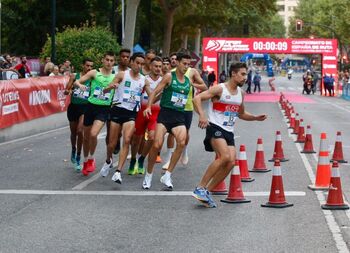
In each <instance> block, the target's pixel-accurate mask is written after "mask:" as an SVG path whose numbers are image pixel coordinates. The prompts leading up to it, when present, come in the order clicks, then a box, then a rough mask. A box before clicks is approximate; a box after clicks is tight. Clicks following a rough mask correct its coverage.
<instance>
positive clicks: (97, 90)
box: [93, 87, 111, 101]
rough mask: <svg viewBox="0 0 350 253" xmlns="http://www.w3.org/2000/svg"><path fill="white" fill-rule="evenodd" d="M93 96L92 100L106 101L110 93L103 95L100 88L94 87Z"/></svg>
mask: <svg viewBox="0 0 350 253" xmlns="http://www.w3.org/2000/svg"><path fill="white" fill-rule="evenodd" d="M93 96H94V98H97V99H99V100H103V101H106V100H108V99H109V98H110V96H111V93H110V92H106V93H104V92H103V90H102V89H101V88H100V87H96V88H95V90H94V93H93Z"/></svg>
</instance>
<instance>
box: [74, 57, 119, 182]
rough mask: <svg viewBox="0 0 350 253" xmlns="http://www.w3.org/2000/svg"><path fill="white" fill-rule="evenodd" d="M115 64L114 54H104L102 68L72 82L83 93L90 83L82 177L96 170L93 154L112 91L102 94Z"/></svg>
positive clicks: (106, 114) (108, 108)
mask: <svg viewBox="0 0 350 253" xmlns="http://www.w3.org/2000/svg"><path fill="white" fill-rule="evenodd" d="M114 62H115V54H114V53H113V52H106V53H105V54H104V56H103V59H102V68H100V69H94V70H90V71H89V72H88V73H86V74H85V75H84V76H82V77H81V78H80V79H79V80H76V81H75V82H74V86H76V87H77V88H80V89H81V90H83V91H86V90H87V87H86V86H85V85H83V84H84V83H85V82H87V81H89V80H92V81H91V86H90V95H89V98H88V102H89V103H88V104H87V106H86V111H85V115H84V128H83V129H84V130H83V131H84V141H83V151H84V165H83V170H82V173H83V175H84V176H87V175H89V173H90V172H93V171H94V170H95V168H96V165H95V159H94V153H95V150H96V146H97V135H98V134H99V132H100V131H101V129H102V127H103V126H104V123H105V122H106V120H107V118H108V115H109V110H110V106H111V102H112V97H113V94H114V90H112V91H110V92H107V93H104V92H103V89H104V88H105V87H107V86H108V85H109V84H110V83H111V82H112V81H113V79H114V77H115V75H114V74H112V68H113V65H114Z"/></svg>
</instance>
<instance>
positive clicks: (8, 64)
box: [1, 54, 13, 69]
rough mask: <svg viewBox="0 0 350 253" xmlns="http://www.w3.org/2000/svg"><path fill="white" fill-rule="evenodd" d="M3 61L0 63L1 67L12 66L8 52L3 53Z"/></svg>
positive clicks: (7, 67)
mask: <svg viewBox="0 0 350 253" xmlns="http://www.w3.org/2000/svg"><path fill="white" fill-rule="evenodd" d="M4 58H5V61H4V63H3V64H2V66H1V68H3V69H10V68H12V67H13V63H12V58H11V56H10V55H9V54H5V55H4Z"/></svg>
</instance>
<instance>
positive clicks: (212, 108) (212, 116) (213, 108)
mask: <svg viewBox="0 0 350 253" xmlns="http://www.w3.org/2000/svg"><path fill="white" fill-rule="evenodd" d="M219 85H220V86H221V87H222V94H221V97H220V99H219V100H218V101H215V102H212V101H209V105H208V118H209V122H210V123H213V124H215V125H217V126H219V127H221V128H223V129H224V130H226V131H228V132H233V131H234V125H235V121H236V118H237V117H238V113H239V109H240V107H241V104H242V91H241V88H240V87H237V94H235V95H232V94H231V93H230V92H229V90H228V89H227V88H226V85H225V84H224V83H220V84H219Z"/></svg>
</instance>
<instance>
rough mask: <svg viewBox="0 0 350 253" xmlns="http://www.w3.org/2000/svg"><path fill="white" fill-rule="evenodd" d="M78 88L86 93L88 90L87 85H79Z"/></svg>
mask: <svg viewBox="0 0 350 253" xmlns="http://www.w3.org/2000/svg"><path fill="white" fill-rule="evenodd" d="M78 87H79V89H80V90H82V91H86V88H87V87H86V86H85V85H81V84H79V85H78Z"/></svg>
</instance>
